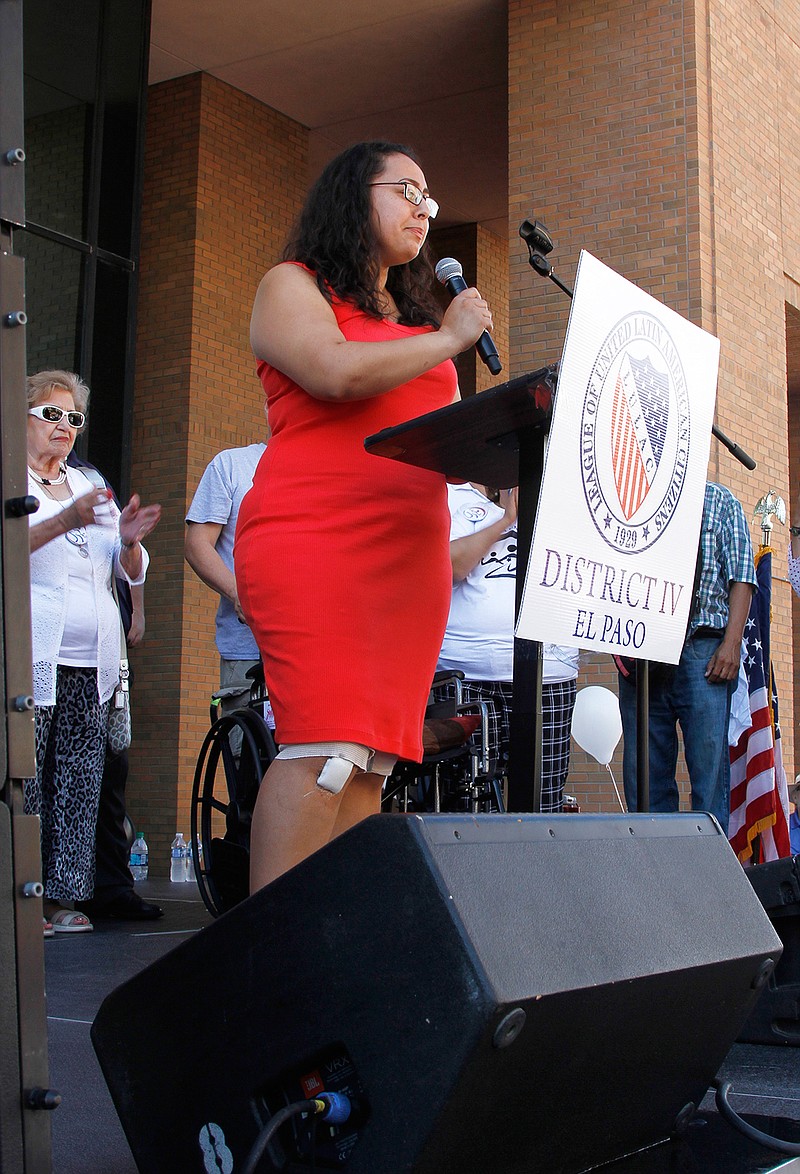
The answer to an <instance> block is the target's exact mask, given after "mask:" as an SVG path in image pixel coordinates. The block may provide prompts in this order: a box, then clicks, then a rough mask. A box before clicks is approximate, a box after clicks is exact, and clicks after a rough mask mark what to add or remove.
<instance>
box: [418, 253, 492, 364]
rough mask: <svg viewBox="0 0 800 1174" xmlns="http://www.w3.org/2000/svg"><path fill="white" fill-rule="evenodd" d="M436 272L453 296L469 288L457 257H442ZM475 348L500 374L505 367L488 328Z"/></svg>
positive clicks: (438, 278)
mask: <svg viewBox="0 0 800 1174" xmlns="http://www.w3.org/2000/svg"><path fill="white" fill-rule="evenodd" d="M435 273H436V277H437V280H439V281H441V283H442V285H443V286H445V287H446V288H447V292H448V293H449V294H450V296H451V297H453V298H454V297H455V296H456V294H460V293H461V291H462V290H465V289H467V288H468V286H467V283H466V281H465V280H464V276H463V274H464V270H463V269H462V268H461V264H460V262H459V261H456V259H455V257H442V259H441V261H439V262H438V263H437V265H436V269H435ZM475 349H476V350H477V352H478V354H479V355H480V357H481V358H482V359H483V361H484V363H485V364H486V366H487V367H488V368H489V370H490V371H491V373H492V375H499V374H500V372H501V371H502V369H503V365H502V363H501V362H500V358H499V356H498V354H497V347H496V346H495V345H494V342H493V340H492V336H491V335H490V334H489V333H488V332H487V331H486V330H484V332H483V334H482V335H481V336H480V338H479V339H478V341H477V342H476V343H475Z"/></svg>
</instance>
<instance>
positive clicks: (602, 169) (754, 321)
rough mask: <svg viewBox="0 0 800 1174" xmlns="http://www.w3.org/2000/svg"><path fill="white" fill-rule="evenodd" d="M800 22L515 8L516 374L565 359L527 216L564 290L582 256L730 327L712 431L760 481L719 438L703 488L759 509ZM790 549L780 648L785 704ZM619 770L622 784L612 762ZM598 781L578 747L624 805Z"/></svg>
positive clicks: (582, 763) (587, 787)
mask: <svg viewBox="0 0 800 1174" xmlns="http://www.w3.org/2000/svg"><path fill="white" fill-rule="evenodd" d="M797 23H798V18H797V12H796V9H793V10H791V11H790V10H789V9H787V8H783V7H779V8H775V9H773V8H772V7H767V6H762V5H760V4H758V3H755V2H753V0H742V2H737V3H736V4H732V3H722V2H717V0H709V2H708V3H705V4H701V3H697V4H695V5H692V4H683V5H678V4H668V5H663V4H659V3H657V2H655V0H636V2H635V3H634V4H631V3H628V2H625V0H606V2H600V3H596V2H593V0H572V2H570V3H566V4H565V3H561V2H557V0H510V4H509V153H510V159H509V210H510V219H509V225H510V227H509V232H510V238H511V247H510V305H511V311H510V323H511V356H512V367H513V370H514V372H515V373H519V372H520V371H522V370H525V369H531V368H532V367H533V366H538V365H540V363H541V362H543V361H549V360H551V359H553V358H555V357H557V356H558V354H559V352H560V350H561V346H562V344H563V336H564V329H565V326H566V320H567V312H568V305H567V304H566V300H565V298H564V296H563V295H562V294H561V293H559V292H558V291H557V290H556V289H555V288H554V286H553V285H552V284H551V283H550V282H547V281H545V280H543V279H541V278H537V277H535V276H534V275H533V274H532V271H531V270H530V268H529V266H528V264H527V256H526V255H525V252H524V249H521V248H520V247H519V242H518V241H516V240H515V234H516V231H517V227H518V225H519V223H520V222H521V221H522V220H523V219H524V218H525V217H526V216H530V215H531V209H533V210H534V213H535V216H536V217H537V218H538V219H541V220H542V221H544V223H545V224H546V225H547V226H548V228H549V229H550V231H551V233H552V235H553V238H554V240H555V242H556V249H555V251H554V252H553V254H552V255H551V257H550V260H551V261H552V262H553V263H554V265H555V269H556V272H557V273H558V275H559V276H560V277H562V279H564V280H565V281H567V282H568V283H571V282H572V280H573V279H574V275H575V267H576V263H577V259H578V254H579V251H580V249H581V248H586V249H588V250H589V251H590V252H592V253H593V254H594V255H595V256H597V257H599V258H600V259H601V260H602V261H604V262H605V263H606V264H608V265H610V266H611V267H612V268H614V269H616V270H617V271H618V272H619V273H621V274H623V275H624V276H625V277H627V278H629V279H630V280H631V281H633V282H635V283H636V284H637V285H639V286H641V287H642V288H643V289H645V290H647V292H649V293H651V294H653V296H655V297H657V298H659V299H660V300H662V301H663V302H665V303H666V304H668V305H670V306H671V307H672V308H673V309H675V310H677V311H678V312H679V313H681V314H683V315H684V316H685V317H687V318H689V319H690V320H692V321H693V322H696V323H697V324H699V325H701V326H703V327H704V328H706V329H708V330H710V331H712V332H713V333H715V334H717V335H718V337H719V338H720V341H721V346H722V358H721V367H720V380H719V392H718V401H717V423H718V424H719V426H720V427H721V428H722V430H723V431H724V432H726V433H727V434H728V435H729V436H731V437H732V438H733V439H735V440H738V441H739V442H740V443H741V444H742V445H743V447H744V448H746V449H747V450H748V451H750V452H751V453H752V455H753V456H754V457H755V458H756V460H757V461H758V470H757V472H756V473H755V474H748V473H746V471H745V470H744V469H743V468H742V466H740V465H739V464H738V463H737V462H736V461H735V460H734V459H733V458H732V457H731V456H730V455H729V454H728V453H727V452H726V451H725V450H724V449H721V448H720V446H719V445H718V444H717V442H712V450H711V460H710V464H709V477H710V478H711V479H714V480H720V481H722V482H723V483H725V484H727V485H729V486H730V488H731V489H732V490H733V491H734V493H736V494H737V496H738V497H739V498H740V500H741V501H742V503H743V505H744V508H745V512H746V513H747V514H748V516H750V515H751V514H752V510H753V507H754V505H755V503H756V501H757V499H758V498H759V497H760V496H761V495H762V494H763V493H764V492H766V490H767V489H769V488H771V487H774V488H775V489H777V490H778V491H779V492H780V493H781V494H782V496H784V497H785V498H787V500H788V481H787V475H788V440H787V397H786V349H785V327H784V318H785V315H784V281H783V272H782V271H783V269H784V268H785V269H786V271H787V272H788V273H789V275H790V276H793V277H794V278H795V279H796V278H797V273H796V268H797V241H796V236H797V234H796V232H794V233H793V234H792V237H791V239H784V236H783V229H782V224H783V223H789V224H796V211H797V209H796V207H795V208H794V210H793V215H794V220H792V219H791V218H790V217H788V216H787V213H788V212H789V211H790V210H791V209H792V203H793V202H794V203H795V204H796V201H797V196H796V185H795V184H794V182H793V180H792V178H791V177H792V176H795V175H796V174H797V164H798V159H797V142H798V139H797V135H796V134H794V135H793V136H792V135H791V133H790V131H791V127H792V126H794V127H796V126H797V123H798V117H797V116H798V107H799V105H800V104H799V103H798V99H797V96H796V87H795V86H794V85H793V79H794V78H796V76H797V68H798V65H800V62H798V60H797V54H798V50H797V40H798V32H799V31H800V30H799V29H798V27H797ZM542 62H545V63H546V68H542ZM782 128H786V129H782ZM787 237H788V234H787ZM753 538H754V542H757V541H758V538H759V532H758V531H757V530H756V529H755V528H753ZM784 545H785V543H784V541H783V539H782V538H781V540H780V550H781V557H780V558H778V559H777V560H776V578H777V579H778V582H776V584H775V607H774V636H773V646H774V658H775V661H776V668H777V671H778V675H779V679H780V683H781V688H782V692H783V698H784V713H790V712H791V706H792V672H793V670H792V649H791V632H790V626H791V625H790V615H791V609H790V606H789V595H788V588H787V586H786V583H785V571H784V562H783V547H784ZM589 682H591V683H602V684H607V685H610V686H613V683H614V676H613V672H611V671H610V670H609V665H608V658H607V657H603V658H600V659H599V660H595V661H594V662H593V663H590V664H588V665H587V666H586V667H585V669H584V673H583V675H582V680H581V682H580V683H581V684H584V683H589ZM791 725H792V723H791V722H788V721H785V722H784V735H785V748H786V750H787V751H788V753H787V758H788V767H789V769H791V762H792V749H791V732H792V731H791ZM615 763H616V764H617V765H615V767H614V769H615V773H616V774H617V777H618V778H620V777H621V767H620V768H619V770H618V769H617V767H618V766H619V754H618V755H617V758H616V759H615ZM602 775H603V772H602V768H599V767H597V766H596V764H594V763H593V762H591V761H589V762H587V761H586V759H585V756H583V755H581V754H576V755H575V758H574V765H573V771H572V774H571V779H570V784H569V789H570V790H574V791H575V792H577V793H578V795H579V798H580V799H581V802H582V806H583V807H584V809H592V808H594V807H597V806H600V807H602V808H603V809H608V810H613V809H614V808H615V805H616V800H615V798H614V794H613V790H612V789H610V788H609V787H608V786H607V785H604V784H603V782H602Z"/></svg>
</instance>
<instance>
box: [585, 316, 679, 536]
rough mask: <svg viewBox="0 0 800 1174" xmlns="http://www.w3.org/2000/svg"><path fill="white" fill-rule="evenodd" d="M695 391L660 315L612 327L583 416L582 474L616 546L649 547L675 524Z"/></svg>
mask: <svg viewBox="0 0 800 1174" xmlns="http://www.w3.org/2000/svg"><path fill="white" fill-rule="evenodd" d="M690 425H691V420H690V411H689V395H688V390H687V386H686V377H685V375H684V371H683V366H682V364H681V360H680V356H679V354H678V351H677V348H676V347H675V344H674V342H673V341H672V338H671V337H670V335H669V333H668V331H667V330H666V329H665V327H664V324H663V323H662V322H661V321H660V320H659V319H658V318H656V317H655V316H653V315H651V314H648V313H642V312H637V313H634V314H628V315H626V316H625V317H624V318H622V319H620V321H619V322H617V323H616V325H615V326H614V328H613V329H612V330H611V331H609V333H608V335H607V336H606V338H605V340H604V341H603V344H602V346H601V347H600V349H599V351H598V353H597V355H596V357H595V361H594V365H593V367H592V371H591V374H590V376H589V382H588V386H587V388H586V395H585V398H584V404H583V414H582V417H581V431H580V444H581V477H582V480H583V490H584V493H585V495H586V501H587V503H588V505H589V510H590V512H591V515H592V519H593V521H594V524H595V526H596V527H597V530H598V532H599V533H600V534H601V535H602V537H603V539H604V541H605V542H607V543H608V545H609V546H611V547H613V548H614V549H615V550H618V551H623V552H631V553H632V552H635V551H640V550H646V549H647V547H648V546H651V545H652V544H653V542H655V540H656V538H658V536H659V535H660V534H662V533H663V531H664V529H665V528H666V527H667V526H668V525H669V523H670V521H671V519H672V516H673V514H674V512H675V507H676V505H677V503H678V501H679V499H680V496H681V493H682V492H683V486H684V481H685V479H686V466H687V461H688V457H689V434H690Z"/></svg>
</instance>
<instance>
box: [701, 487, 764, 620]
mask: <svg viewBox="0 0 800 1174" xmlns="http://www.w3.org/2000/svg"><path fill="white" fill-rule="evenodd" d="M700 550H701V553H702V569H701V572H700V585H699V587H698V589H697V600H696V602H695V609H694V614H693V615H692V621H691V623H690V625H689V632H690V634H691V633H692V632H694V630H695V629H696V628H718V629H719V630H720V631H722V630H723V629H724V628H725V627H726V625H727V623H728V596H729V593H730V584H731V583H751V584H752V585H753V587H755V585H756V571H755V563H754V560H753V544H752V542H751V540H750V529H749V527H748V525H747V519H746V518H745V516H744V510H743V509H742V507H741V504H740V503H739V502H738V501H737V500H736V498H735V497H734V496H733V494H732V493H731V491H730V489H726V488H725V486H724V485H717V484H715V483H714V482H713V481H707V482H706V492H705V498H704V501H703V520H702V522H701V524H700Z"/></svg>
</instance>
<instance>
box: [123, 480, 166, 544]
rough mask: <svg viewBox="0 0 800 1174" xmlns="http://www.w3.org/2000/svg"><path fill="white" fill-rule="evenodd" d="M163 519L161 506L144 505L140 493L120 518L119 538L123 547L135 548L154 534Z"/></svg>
mask: <svg viewBox="0 0 800 1174" xmlns="http://www.w3.org/2000/svg"><path fill="white" fill-rule="evenodd" d="M160 518H161V506H160V505H158V504H154V505H142V503H141V499H140V497H139V494H138V493H134V494H132V495H131V499H130V501H129V502H128V504H127V505H126V506H125V508H124V510H123V511H122V513H121V514H120V516H119V536H120V539H121V540H122V545H123V546H133V545H134V544H135V543H137V542H141V541H142V539H143V538H146V537H147V535H148V534H150V533H152V531H153V530H155V528H156V526H157V525H158V522H159V519H160Z"/></svg>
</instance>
